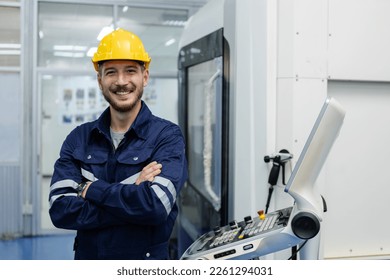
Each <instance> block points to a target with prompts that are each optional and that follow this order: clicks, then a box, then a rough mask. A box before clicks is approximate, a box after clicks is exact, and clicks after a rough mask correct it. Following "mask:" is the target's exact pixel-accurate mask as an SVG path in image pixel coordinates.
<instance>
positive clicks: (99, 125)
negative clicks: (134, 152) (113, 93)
mask: <svg viewBox="0 0 390 280" xmlns="http://www.w3.org/2000/svg"><path fill="white" fill-rule="evenodd" d="M151 117H152V112H151V111H150V110H149V108H148V106H147V105H146V104H145V102H144V101H143V100H141V110H140V111H139V113H138V115H137V117H136V118H135V120H134V122H133V124H132V125H131V127H130V128H129V130H128V131H127V132H126V133H125V137H128V135H129V134H130V133H132V131H133V133H135V135H136V136H138V137H139V138H142V139H145V138H146V135H147V131H148V128H149V121H150V119H151ZM110 123H111V115H110V107H108V108H107V109H106V110H104V112H103V113H102V114H101V115H100V117H99V118H98V119H97V121H96V122H95V125H94V129H97V130H98V131H99V132H101V133H103V134H104V135H105V136H106V137H107V138H108V139H111V137H110Z"/></svg>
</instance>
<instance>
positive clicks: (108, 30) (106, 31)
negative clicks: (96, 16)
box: [97, 25, 114, 41]
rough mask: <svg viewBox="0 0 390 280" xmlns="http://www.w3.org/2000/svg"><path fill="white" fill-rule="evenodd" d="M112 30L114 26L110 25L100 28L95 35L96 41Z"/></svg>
mask: <svg viewBox="0 0 390 280" xmlns="http://www.w3.org/2000/svg"><path fill="white" fill-rule="evenodd" d="M112 31H114V27H113V26H112V25H110V26H104V27H103V28H102V30H100V32H99V35H98V36H97V39H98V41H100V40H101V39H103V37H104V36H106V35H107V34H109V33H111V32H112Z"/></svg>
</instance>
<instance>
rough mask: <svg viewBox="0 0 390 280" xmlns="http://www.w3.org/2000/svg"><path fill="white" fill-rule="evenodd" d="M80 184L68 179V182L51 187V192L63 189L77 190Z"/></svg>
mask: <svg viewBox="0 0 390 280" xmlns="http://www.w3.org/2000/svg"><path fill="white" fill-rule="evenodd" d="M77 186H78V183H77V182H76V181H73V180H71V179H66V180H61V181H57V182H55V183H54V184H53V185H51V186H50V192H52V191H53V190H56V189H61V188H73V189H77Z"/></svg>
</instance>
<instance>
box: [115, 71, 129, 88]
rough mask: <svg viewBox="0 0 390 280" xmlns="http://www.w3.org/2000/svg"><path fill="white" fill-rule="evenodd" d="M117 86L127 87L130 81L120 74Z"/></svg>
mask: <svg viewBox="0 0 390 280" xmlns="http://www.w3.org/2000/svg"><path fill="white" fill-rule="evenodd" d="M116 84H117V85H119V86H122V85H127V84H128V80H127V78H126V75H124V74H123V73H119V74H118V79H117V80H116Z"/></svg>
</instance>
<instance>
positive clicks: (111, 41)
mask: <svg viewBox="0 0 390 280" xmlns="http://www.w3.org/2000/svg"><path fill="white" fill-rule="evenodd" d="M150 61H151V59H150V57H149V55H148V54H147V53H146V52H145V49H144V46H143V44H142V42H141V40H140V39H139V38H138V37H137V36H136V35H135V34H133V33H131V32H128V31H125V30H123V29H118V30H116V31H113V32H112V33H110V34H109V35H107V36H106V37H104V38H103V39H102V41H101V42H100V44H99V47H98V50H97V52H96V53H95V55H94V56H93V58H92V62H93V64H94V67H95V70H96V71H97V79H98V83H99V87H100V89H101V90H102V94H103V95H104V97H105V99H106V100H107V102H108V103H109V105H110V106H109V108H107V109H106V110H105V111H104V112H103V113H102V115H101V116H100V117H99V119H98V120H96V121H93V122H90V123H86V124H83V125H81V126H79V127H77V128H75V129H74V130H73V131H72V132H71V133H70V134H69V135H68V136H67V138H66V140H65V141H64V143H63V146H62V148H61V152H60V158H59V159H58V160H57V162H56V163H55V166H54V174H53V178H52V182H51V187H50V195H49V201H50V210H49V213H50V217H51V220H52V222H53V224H54V225H55V226H56V227H59V228H65V229H73V230H77V236H76V239H75V244H74V250H75V259H167V258H168V241H169V238H170V235H171V232H172V228H173V226H174V222H175V219H176V216H177V212H178V209H177V205H176V203H175V201H176V199H177V197H178V194H179V192H180V189H181V187H182V185H183V184H184V182H185V180H186V179H187V163H186V159H185V150H184V149H185V146H184V140H183V136H182V134H181V131H180V129H179V127H178V126H177V125H175V124H173V123H171V122H169V121H167V120H164V119H161V118H158V117H156V116H154V115H152V113H151V112H150V110H149V109H148V107H147V106H146V104H145V103H144V102H143V101H142V100H141V97H142V94H143V88H144V87H145V86H146V85H147V83H148V79H149V63H150Z"/></svg>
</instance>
